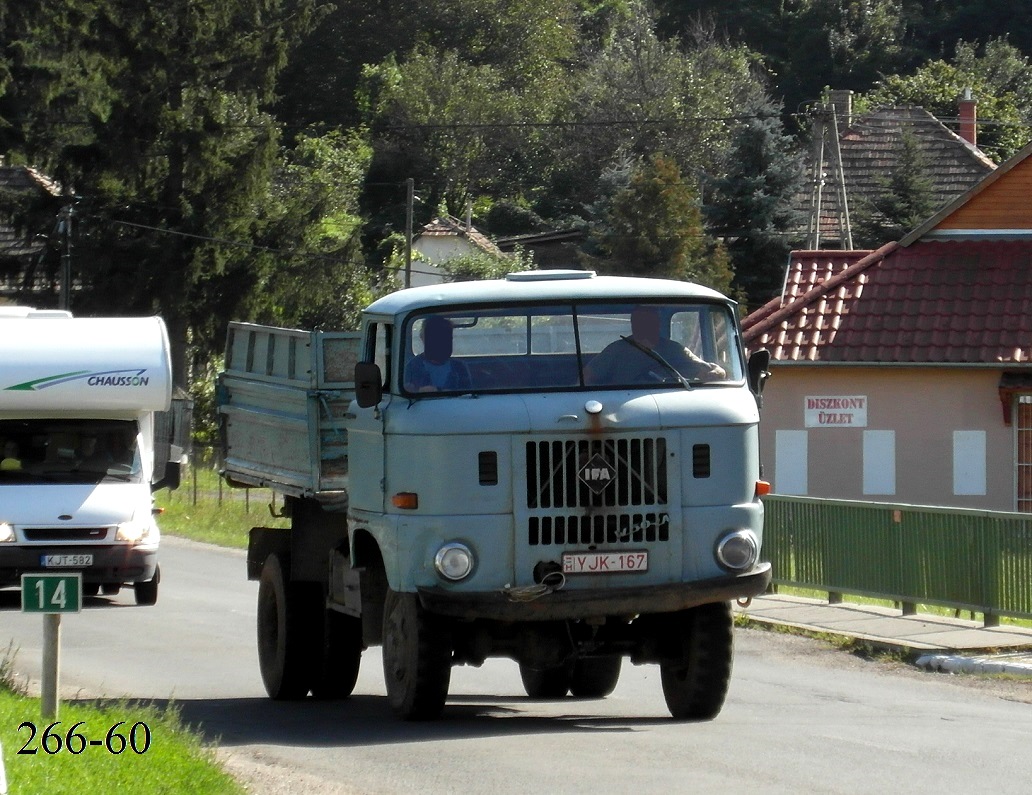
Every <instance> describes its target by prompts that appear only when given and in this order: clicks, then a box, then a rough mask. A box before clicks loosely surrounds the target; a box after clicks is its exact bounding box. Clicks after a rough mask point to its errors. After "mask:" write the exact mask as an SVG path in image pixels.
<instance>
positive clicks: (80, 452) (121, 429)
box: [0, 419, 141, 485]
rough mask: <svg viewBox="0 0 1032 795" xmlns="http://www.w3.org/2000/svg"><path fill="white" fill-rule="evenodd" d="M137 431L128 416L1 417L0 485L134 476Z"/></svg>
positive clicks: (136, 473)
mask: <svg viewBox="0 0 1032 795" xmlns="http://www.w3.org/2000/svg"><path fill="white" fill-rule="evenodd" d="M136 434H137V425H136V423H135V422H133V421H131V420H98V419H31V420H26V419H22V420H0V442H2V444H3V457H2V458H0V485H4V484H11V483H19V484H24V483H25V482H40V483H44V482H45V483H99V482H100V481H102V480H111V481H126V480H131V481H137V480H139V478H140V472H141V466H140V457H139V454H138V451H137V448H136Z"/></svg>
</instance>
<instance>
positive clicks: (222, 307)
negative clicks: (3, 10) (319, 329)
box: [0, 0, 312, 383]
mask: <svg viewBox="0 0 1032 795" xmlns="http://www.w3.org/2000/svg"><path fill="white" fill-rule="evenodd" d="M311 11H312V3H311V2H308V0H292V1H290V2H288V0H259V2H244V0H169V2H166V3H160V4H153V3H152V4H144V5H140V4H138V3H135V2H130V0H46V2H43V1H42V0H25V2H24V3H19V4H18V12H17V14H13V13H12V14H9V15H8V16H6V17H5V18H4V19H5V22H6V23H7V28H6V30H5V33H6V34H7V35H6V38H5V41H6V47H5V49H4V54H5V60H6V62H7V64H8V67H9V69H10V70H11V74H12V75H13V76H14V78H15V79H14V84H15V85H17V87H18V90H17V91H16V92H11V91H9V92H8V93H7V94H6V95H5V97H4V100H5V103H4V104H3V105H2V106H0V112H2V113H3V117H4V118H5V119H6V120H7V121H8V122H9V126H8V127H7V128H6V130H5V132H6V136H5V143H6V144H7V145H8V146H9V147H11V148H14V149H15V150H17V151H19V152H20V153H21V154H22V155H23V156H24V157H25V158H26V159H27V160H29V161H30V162H34V163H37V164H39V165H40V166H42V167H43V168H44V169H46V170H47V171H48V172H49V173H52V174H54V175H55V176H56V177H57V178H58V179H59V180H60V181H61V182H62V183H63V184H64V185H65V186H68V187H73V188H74V190H75V192H76V195H77V196H79V197H81V201H80V202H79V204H78V207H77V211H78V214H79V218H80V220H79V224H78V227H77V229H78V231H79V236H78V238H77V239H76V240H75V256H74V266H75V274H74V275H75V280H76V282H77V285H78V289H76V291H75V294H74V298H73V309H75V310H76V311H78V312H80V313H87V314H88V313H101V314H104V313H129V312H134V313H141V312H143V313H146V312H160V313H161V314H162V315H163V316H164V317H165V319H166V322H167V323H168V325H169V328H170V333H171V335H172V339H173V344H174V353H175V356H176V361H175V364H174V371H175V375H176V379H177V381H178V382H180V383H185V382H186V380H187V377H186V372H185V371H186V369H187V365H186V361H187V348H188V347H189V346H192V347H193V348H194V349H196V350H197V351H198V352H199V354H200V355H201V356H202V357H203V356H206V355H208V354H209V353H210V352H211V351H213V350H216V349H217V348H218V347H220V340H221V336H222V334H223V332H224V329H225V321H226V319H227V318H229V317H232V316H235V315H236V314H237V313H238V311H242V310H243V308H245V307H247V305H248V302H249V301H250V300H252V299H253V296H254V295H255V293H256V292H259V291H261V290H262V289H263V288H264V286H265V285H264V282H263V278H262V274H261V272H260V270H261V268H260V267H259V266H260V264H261V263H260V262H259V260H260V259H261V258H260V257H256V256H255V251H254V249H252V248H249V247H248V246H247V245H246V243H247V242H249V241H252V240H253V239H255V238H257V237H259V236H260V234H261V232H262V229H261V228H260V221H259V216H260V213H258V212H256V208H257V207H258V206H259V205H260V203H261V202H262V201H263V200H264V198H265V197H267V196H268V193H269V181H270V178H271V175H272V173H273V171H274V169H275V166H276V160H277V155H278V152H279V145H278V139H279V127H278V124H277V123H276V120H275V119H274V118H273V117H271V116H270V115H269V114H268V113H267V112H265V111H264V110H263V108H265V107H266V106H267V105H268V104H269V103H270V102H271V100H272V99H273V87H274V84H275V78H276V75H277V74H278V73H279V71H280V70H281V69H282V67H283V64H284V63H285V61H286V58H287V56H288V53H289V50H290V47H291V45H292V44H293V43H295V42H296V41H297V40H298V38H299V35H300V33H301V32H302V31H303V30H304V29H305V28H306V25H307V24H308V20H309V18H310V15H311Z"/></svg>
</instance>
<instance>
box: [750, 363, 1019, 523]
mask: <svg viewBox="0 0 1032 795" xmlns="http://www.w3.org/2000/svg"><path fill="white" fill-rule="evenodd" d="M1000 372H1001V371H1000V370H998V369H994V368H948V367H930V366H928V367H904V366H898V367H896V366H884V367H862V366H860V367H857V366H852V367H850V366H841V365H778V364H775V365H774V368H773V376H772V377H771V379H770V380H769V381H768V382H767V386H766V389H765V391H764V400H763V414H762V417H761V421H760V438H761V445H762V446H761V460H762V462H763V467H764V470H763V473H764V478H765V479H766V480H769V481H770V482H771V483H772V484H773V490H774V492H775V493H778V494H799V495H806V496H811V497H828V498H837V499H849V500H868V501H875V502H902V503H909V504H913V505H941V506H955V507H966V508H982V509H986V510H1000V511H1012V510H1014V509H1015V456H1016V452H1015V436H1014V429H1013V428H1012V427H1011V426H1009V425H1006V424H1004V418H1003V410H1002V407H1001V403H1000V396H999V391H998V385H999V381H1000Z"/></svg>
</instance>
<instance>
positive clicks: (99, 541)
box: [0, 306, 172, 605]
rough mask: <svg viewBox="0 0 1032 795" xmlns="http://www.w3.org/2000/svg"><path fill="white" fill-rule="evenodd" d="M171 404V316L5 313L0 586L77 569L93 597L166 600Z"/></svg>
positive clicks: (0, 381) (0, 380) (0, 326)
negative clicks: (158, 425)
mask: <svg viewBox="0 0 1032 795" xmlns="http://www.w3.org/2000/svg"><path fill="white" fill-rule="evenodd" d="M171 398H172V370H171V360H170V355H169V343H168V334H167V332H166V330H165V324H164V322H163V321H162V320H161V318H158V317H144V318H77V317H72V315H71V314H70V313H68V312H63V311H57V310H36V309H31V308H27V307H10V306H7V307H0V445H3V453H2V458H0V587H5V586H12V585H18V584H19V583H20V579H21V575H22V574H23V573H26V572H39V571H77V572H81V573H82V579H83V589H84V592H85V593H86V595H95V594H97V593H98V592H101V591H102V592H103V593H105V594H114V593H117V592H118V590H119V589H120V588H121V587H122V586H123V585H125V584H129V583H131V584H132V585H133V588H134V591H135V597H136V602H137V604H147V605H149V604H154V603H155V602H156V601H157V598H158V581H159V577H160V575H159V568H158V540H159V532H158V527H157V524H156V523H155V521H154V510H153V500H152V496H151V495H152V490H153V488H152V487H155V488H156V487H158V486H160V485H163V484H161V483H155V480H156V479H157V478H161V477H163V475H164V472H165V466H164V461H162V460H160V458H159V460H158V465H157V466H156V459H155V443H154V442H155V417H156V413H157V412H167V411H168V410H169V409H170V404H171ZM162 424H164V423H162ZM164 447H165V448H167V447H168V445H167V444H165V445H164Z"/></svg>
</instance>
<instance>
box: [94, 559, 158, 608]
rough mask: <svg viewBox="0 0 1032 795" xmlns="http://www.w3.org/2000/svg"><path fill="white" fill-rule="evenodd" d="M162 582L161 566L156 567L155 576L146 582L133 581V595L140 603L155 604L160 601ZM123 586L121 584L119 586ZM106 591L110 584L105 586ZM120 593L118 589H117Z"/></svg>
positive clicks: (106, 591) (137, 602)
mask: <svg viewBox="0 0 1032 795" xmlns="http://www.w3.org/2000/svg"><path fill="white" fill-rule="evenodd" d="M159 582H161V566H155V567H154V576H153V577H151V578H150V579H149V580H147V581H146V582H134V583H133V596H134V597H136V604H138V605H148V606H149V605H155V604H157V603H158V583H159ZM119 587H120V588H121V586H119ZM103 591H104V593H109V591H108V586H107V585H104V586H103ZM115 593H118V591H115Z"/></svg>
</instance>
